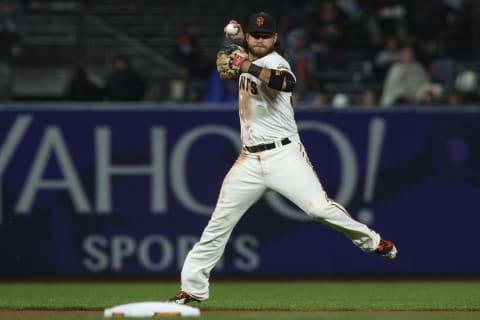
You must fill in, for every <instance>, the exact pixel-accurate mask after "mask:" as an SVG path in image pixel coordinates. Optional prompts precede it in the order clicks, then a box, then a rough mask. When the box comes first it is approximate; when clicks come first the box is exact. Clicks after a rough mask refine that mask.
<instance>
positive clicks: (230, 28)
mask: <svg viewBox="0 0 480 320" xmlns="http://www.w3.org/2000/svg"><path fill="white" fill-rule="evenodd" d="M225 32H226V33H227V34H230V35H234V34H237V32H238V27H237V26H236V25H234V24H233V23H229V24H227V26H226V27H225Z"/></svg>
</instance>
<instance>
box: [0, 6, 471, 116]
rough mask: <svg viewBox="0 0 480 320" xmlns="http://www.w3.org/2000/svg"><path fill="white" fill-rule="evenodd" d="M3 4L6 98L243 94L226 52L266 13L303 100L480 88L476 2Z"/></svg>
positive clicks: (390, 99)
mask: <svg viewBox="0 0 480 320" xmlns="http://www.w3.org/2000/svg"><path fill="white" fill-rule="evenodd" d="M0 9H1V10H0V28H1V29H0V31H1V59H2V60H1V66H0V69H1V73H2V76H1V79H2V80H1V81H2V84H1V92H0V98H1V99H3V100H23V101H25V100H75V101H77V100H82V101H85V100H87V101H122V100H123V101H124V100H135V101H137V100H140V101H154V102H166V101H167V102H168V101H175V102H214V103H215V102H229V101H232V100H233V101H235V99H236V91H235V86H236V84H235V83H234V82H233V83H228V82H227V83H223V82H220V81H219V80H218V77H217V75H216V74H215V71H214V62H215V54H216V51H217V50H218V48H219V47H220V46H221V44H222V42H223V41H224V37H223V26H224V25H225V24H226V23H227V22H228V20H230V19H237V20H239V21H240V22H244V21H245V20H246V19H247V17H248V16H249V15H250V14H251V13H253V12H257V11H261V10H263V11H267V12H270V13H271V14H272V15H274V16H275V17H276V18H277V23H278V32H279V35H280V40H281V42H282V44H283V47H284V50H285V56H286V57H287V59H288V61H289V62H290V64H291V66H292V68H293V70H294V72H295V74H296V75H297V78H298V80H299V81H298V82H299V83H298V87H297V90H296V92H295V100H296V102H297V104H305V105H307V106H310V107H323V106H332V105H333V106H336V107H344V106H348V105H364V106H376V105H382V106H385V107H390V106H398V105H402V104H405V103H408V104H410V105H412V104H415V105H451V106H458V105H462V104H475V103H478V101H479V96H480V93H479V89H478V88H479V82H478V73H479V71H480V63H479V56H480V26H479V24H480V4H479V2H478V1H475V0H428V1H421V2H419V1H414V0H404V1H399V0H363V1H358V0H334V1H333V0H332V1H318V0H317V1H310V0H295V1H292V0H280V1H269V0H266V1H251V0H245V1H242V2H241V3H235V2H234V3H221V2H220V3H219V2H218V1H213V0H212V1H208V0H199V1H189V0H186V1H170V0H165V1H154V0H136V1H134V0H130V1H129V0H103V1H89V0H84V1H79V0H49V1H46V0H43V1H42V0H2V1H1V7H0ZM119 60H123V61H119ZM124 65H126V66H127V67H125V66H124ZM394 65H396V66H397V67H396V68H395V70H393V69H394V68H393V66H394ZM124 68H129V69H132V70H129V71H127V72H122V74H123V75H122V77H120V79H119V78H118V76H116V74H117V73H115V74H114V72H119V70H123V69H124ZM112 75H113V76H112ZM129 81H131V82H132V83H134V84H130V85H126V83H129ZM118 86H120V88H117V87H118ZM122 86H123V87H127V90H125V88H122ZM126 91H128V92H126ZM118 92H121V94H119V93H118ZM232 92H233V93H232Z"/></svg>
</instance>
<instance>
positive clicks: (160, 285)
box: [0, 280, 480, 320]
mask: <svg viewBox="0 0 480 320" xmlns="http://www.w3.org/2000/svg"><path fill="white" fill-rule="evenodd" d="M177 291H178V283H176V282H154V283H132V282H125V283H99V282H91V283H90V282H85V283H8V282H5V283H0V309H1V310H15V309H17V310H18V309H31V310H37V309H41V310H103V309H105V308H109V307H112V306H115V305H119V304H124V303H131V302H139V301H164V300H166V299H167V298H168V297H170V296H172V295H173V294H174V293H176V292H177ZM210 291H211V297H210V300H209V301H207V302H203V303H201V304H194V305H193V306H196V307H199V308H200V309H201V310H202V311H207V315H204V316H202V319H262V320H267V319H280V320H281V319H339V320H343V319H348V320H351V319H357V320H358V319H385V318H388V319H389V320H390V319H391V320H401V319H409V320H413V319H436V320H437V319H472V318H475V317H477V318H480V313H479V314H477V315H473V316H472V315H458V314H456V315H453V314H451V313H447V312H446V313H444V314H428V315H424V314H422V315H418V314H415V313H414V314H404V313H401V312H398V313H394V314H389V315H388V316H386V315H385V314H381V313H379V314H373V315H372V314H362V313H360V314H358V313H357V314H355V313H353V312H349V311H365V310H367V311H377V312H383V311H392V310H393V311H450V312H451V311H480V281H471V282H467V281H464V282H463V281H458V282H456V281H435V282H434V281H425V282H423V281H422V282H421V281H403V282H400V281H393V282H386V281H379V282H371V281H351V282H347V281H334V282H330V281H310V282H306V281H302V282H301V281H294V282H287V281H285V282H220V281H214V280H213V281H212V284H211V290H210ZM213 310H244V311H248V310H255V311H295V312H297V313H295V314H285V313H277V314H274V313H273V312H270V313H267V314H259V313H255V312H249V313H248V314H237V315H227V314H220V313H218V314H209V313H208V311H213ZM305 311H309V312H315V313H314V314H312V313H301V312H305ZM324 311H345V312H336V313H334V314H323V313H322V312H324ZM99 315H101V313H100V312H99ZM76 318H78V317H69V318H68V319H76ZM80 318H89V319H91V318H92V317H80ZM93 318H96V317H93ZM34 319H48V318H39V317H37V318H34Z"/></svg>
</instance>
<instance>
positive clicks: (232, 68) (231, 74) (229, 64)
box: [217, 43, 248, 80]
mask: <svg viewBox="0 0 480 320" xmlns="http://www.w3.org/2000/svg"><path fill="white" fill-rule="evenodd" d="M246 59H248V53H247V52H246V51H245V49H244V48H243V47H241V46H239V45H237V44H233V43H232V44H229V45H226V46H224V47H222V48H220V50H219V51H218V53H217V71H218V73H219V75H220V79H222V80H231V79H235V78H238V76H239V75H240V66H241V65H242V63H243V62H244V61H245V60H246Z"/></svg>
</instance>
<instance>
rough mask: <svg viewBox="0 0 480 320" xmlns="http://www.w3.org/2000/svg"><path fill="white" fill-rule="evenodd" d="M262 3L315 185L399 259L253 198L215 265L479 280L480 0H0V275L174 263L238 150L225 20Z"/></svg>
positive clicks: (167, 270) (144, 271)
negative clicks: (288, 74) (292, 85)
mask: <svg viewBox="0 0 480 320" xmlns="http://www.w3.org/2000/svg"><path fill="white" fill-rule="evenodd" d="M261 10H264V11H267V12H269V13H271V14H272V15H274V16H275V17H276V18H277V24H278V25H277V27H278V32H279V38H280V41H281V43H282V45H283V51H284V54H285V57H286V58H287V60H288V61H289V63H290V65H291V67H292V69H293V71H294V73H295V74H296V77H297V84H298V85H297V88H296V90H295V91H294V93H293V94H294V102H295V105H296V107H297V108H296V112H295V117H296V120H297V122H298V127H299V131H300V134H301V137H302V142H303V143H304V145H305V147H306V150H308V152H309V155H310V159H311V163H312V165H313V166H314V168H315V170H316V172H317V173H318V175H319V177H320V179H321V181H322V185H323V186H324V187H325V189H326V190H327V193H328V194H329V195H330V197H331V198H334V199H335V200H336V201H337V202H339V203H340V204H342V205H343V206H345V207H346V208H347V209H348V211H349V212H350V213H351V214H352V216H354V217H355V218H357V219H358V220H360V221H362V222H364V223H366V224H368V225H369V226H371V227H372V228H373V229H375V230H377V231H378V232H380V233H381V235H382V236H383V237H385V238H386V239H389V240H392V241H394V242H395V244H396V246H397V247H398V250H399V255H398V259H397V260H395V261H384V260H383V259H380V258H379V257H378V256H375V255H367V254H365V253H363V252H361V251H360V250H358V249H357V248H356V247H355V246H353V245H352V244H351V243H350V242H349V241H348V239H346V238H345V237H343V236H342V235H340V234H339V233H338V232H335V231H333V230H331V229H329V228H328V227H325V226H322V225H319V224H318V223H316V222H313V221H311V220H309V219H308V218H307V217H306V216H305V215H304V214H303V213H302V212H300V211H299V209H298V208H296V207H295V206H294V205H293V204H292V203H290V202H289V201H288V200H287V199H284V198H283V197H281V196H280V195H278V194H276V193H274V192H269V193H267V194H266V195H265V197H263V198H262V199H261V200H260V201H259V202H258V203H256V204H255V205H254V206H253V207H252V208H251V210H249V211H248V213H247V214H246V215H245V217H244V218H243V219H242V220H241V221H240V223H239V224H238V226H237V227H236V228H235V230H234V233H233V235H232V239H231V241H230V242H229V244H228V245H227V248H226V251H225V255H224V257H223V259H222V260H221V261H220V263H219V265H218V266H217V267H216V269H215V274H226V275H228V276H232V275H234V276H238V275H241V276H251V277H253V276H261V277H264V276H269V275H274V276H282V275H288V276H311V275H312V276H318V275H321V276H330V275H351V274H353V275H361V276H373V277H376V278H377V277H379V276H381V275H386V276H396V275H409V276H411V275H415V276H425V275H429V276H430V275H435V276H472V275H474V276H478V275H479V274H480V257H479V256H478V255H477V254H475V252H476V251H475V250H476V249H475V243H476V242H477V241H476V238H475V237H476V234H477V232H478V230H477V229H478V225H479V224H480V215H479V214H478V213H479V210H478V201H477V200H478V195H479V194H480V144H479V143H478V141H479V139H480V108H479V102H480V83H479V80H478V77H479V72H480V25H479V24H480V1H478V0H423V1H414V0H405V1H399V0H398V1H397V0H357V1H356V0H335V1H309V0H294V1H293V0H272V1H270V0H267V1H258V0H256V1H253V0H243V1H230V2H222V1H217V0H182V1H174V0H162V1H159V0H158V1H157V0H135V1H134V0H103V1H100V0H96V1H93V0H92V1H87V0H86V1H74V0H51V1H40V0H23V1H21V0H0V37H1V38H0V39H1V41H0V100H1V101H0V253H1V260H0V261H1V263H0V276H3V277H10V276H20V277H22V276H25V275H34V276H36V275H40V276H43V275H48V276H51V275H67V276H71V275H82V276H85V275H89V276H97V275H99V276H101V277H103V276H111V275H121V276H125V275H134V276H138V275H147V276H152V275H156V276H158V275H160V276H167V277H175V278H177V277H178V276H179V272H180V270H181V267H182V264H183V261H184V258H185V255H186V254H187V252H188V250H189V249H190V248H191V247H192V246H193V244H194V243H195V242H196V241H197V240H198V238H199V236H200V234H201V232H202V230H203V228H204V226H205V225H206V223H207V222H208V219H209V217H210V214H211V212H212V210H213V207H214V205H215V203H216V199H217V196H218V191H219V190H220V186H221V184H222V181H223V177H224V176H225V174H226V173H227V172H228V170H229V169H230V167H231V165H232V163H233V162H234V161H235V159H236V158H237V156H238V152H239V150H240V148H241V145H240V140H239V121H238V108H237V82H236V81H220V79H219V77H218V75H217V72H216V69H215V65H214V63H215V57H216V52H217V50H218V49H219V48H220V46H221V45H222V44H223V43H224V41H225V38H224V35H223V27H224V26H225V24H226V23H227V22H228V21H229V20H230V19H236V20H238V21H240V22H244V21H246V19H247V18H248V16H249V15H250V14H252V13H254V12H257V11H261Z"/></svg>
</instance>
